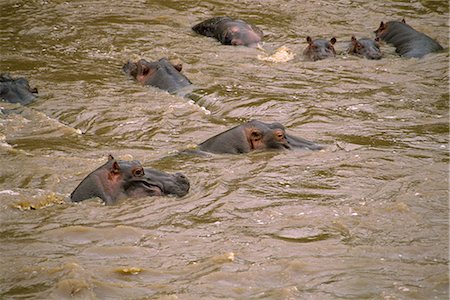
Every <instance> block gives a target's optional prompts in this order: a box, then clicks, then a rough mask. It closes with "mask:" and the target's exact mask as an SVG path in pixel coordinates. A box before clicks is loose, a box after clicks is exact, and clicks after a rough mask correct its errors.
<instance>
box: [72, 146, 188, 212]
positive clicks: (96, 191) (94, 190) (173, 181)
mask: <svg viewBox="0 0 450 300" xmlns="http://www.w3.org/2000/svg"><path fill="white" fill-rule="evenodd" d="M189 188H190V184H189V180H188V179H187V178H186V176H184V175H183V174H181V173H175V174H169V173H165V172H162V171H158V170H154V169H150V168H145V169H144V168H143V167H142V165H141V164H140V162H139V161H136V160H133V161H124V160H116V159H114V158H113V157H112V156H111V155H110V156H109V157H108V161H107V162H106V163H105V164H104V165H102V166H100V167H99V168H97V169H96V170H94V171H93V172H92V173H90V174H89V175H88V176H86V177H85V178H84V179H83V180H82V181H81V183H80V184H79V185H78V186H77V188H76V189H75V190H74V191H73V192H72V194H71V195H70V199H71V200H72V201H73V202H80V201H83V200H86V199H89V198H94V197H98V198H100V199H102V200H103V201H104V202H105V203H106V204H107V205H111V204H114V203H116V202H117V201H118V200H119V199H121V198H126V197H132V198H141V197H148V196H162V195H175V196H178V197H182V196H184V195H186V194H187V193H188V191H189Z"/></svg>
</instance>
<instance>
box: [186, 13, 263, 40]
mask: <svg viewBox="0 0 450 300" xmlns="http://www.w3.org/2000/svg"><path fill="white" fill-rule="evenodd" d="M192 30H194V31H195V32H197V33H199V34H201V35H205V36H208V37H214V38H216V39H217V40H219V41H220V42H221V43H222V44H223V45H234V46H239V45H243V46H248V47H255V46H256V45H257V44H258V43H259V42H260V41H261V39H262V37H263V35H264V34H263V32H262V30H261V29H259V28H258V27H256V26H254V25H251V24H248V23H246V22H244V21H242V20H233V19H231V18H230V17H215V18H211V19H208V20H206V21H203V22H201V23H198V24H197V25H194V26H193V27H192Z"/></svg>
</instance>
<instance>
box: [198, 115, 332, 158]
mask: <svg viewBox="0 0 450 300" xmlns="http://www.w3.org/2000/svg"><path fill="white" fill-rule="evenodd" d="M322 148H323V147H322V146H320V145H317V144H315V143H313V142H310V141H307V140H305V139H302V138H299V137H295V136H292V135H289V134H286V132H285V128H284V126H283V125H281V124H280V123H264V122H261V121H258V120H251V121H249V122H247V123H244V124H241V125H238V126H236V127H233V128H231V129H229V130H227V131H225V132H222V133H220V134H218V135H216V136H213V137H211V138H209V139H207V140H206V141H204V142H203V143H201V144H199V145H198V150H200V151H204V152H211V153H231V154H238V153H248V152H251V151H254V150H271V149H273V150H275V149H290V150H292V149H308V150H320V149H322Z"/></svg>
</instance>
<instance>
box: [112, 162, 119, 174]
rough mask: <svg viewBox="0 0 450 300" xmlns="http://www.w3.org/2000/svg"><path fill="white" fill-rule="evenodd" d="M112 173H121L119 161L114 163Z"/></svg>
mask: <svg viewBox="0 0 450 300" xmlns="http://www.w3.org/2000/svg"><path fill="white" fill-rule="evenodd" d="M111 173H115V174H117V173H120V166H119V163H118V162H117V161H114V162H113V164H112V167H111Z"/></svg>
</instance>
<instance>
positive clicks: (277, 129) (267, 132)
mask: <svg viewBox="0 0 450 300" xmlns="http://www.w3.org/2000/svg"><path fill="white" fill-rule="evenodd" d="M243 127H244V132H245V136H246V138H247V141H248V143H249V146H250V149H251V150H264V149H290V146H289V144H288V142H287V139H286V132H285V129H284V126H283V125H281V124H280V123H272V124H267V123H263V122H260V121H257V120H252V121H249V122H248V123H246V124H244V126H243Z"/></svg>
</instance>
